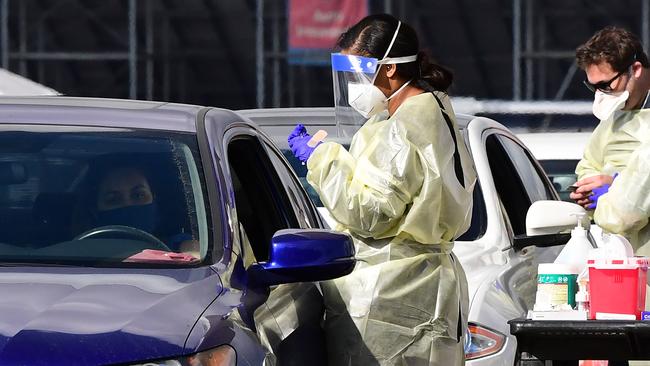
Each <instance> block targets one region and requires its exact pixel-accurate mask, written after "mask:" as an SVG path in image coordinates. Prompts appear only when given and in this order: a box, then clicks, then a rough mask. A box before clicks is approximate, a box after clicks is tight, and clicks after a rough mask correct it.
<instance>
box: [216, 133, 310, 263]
mask: <svg viewBox="0 0 650 366" xmlns="http://www.w3.org/2000/svg"><path fill="white" fill-rule="evenodd" d="M228 163H229V166H230V174H231V177H232V184H233V189H234V191H235V204H236V207H237V217H238V220H239V224H240V225H241V226H242V228H243V229H244V231H245V234H246V237H248V240H249V242H250V246H251V249H252V251H253V253H254V255H255V259H256V261H266V260H268V259H269V245H270V243H271V238H272V237H273V235H274V234H275V232H276V231H278V230H281V229H287V228H298V227H300V226H299V224H298V219H297V218H296V215H295V213H294V210H293V208H292V206H291V203H290V200H289V198H288V197H287V192H286V190H285V189H284V187H283V183H282V180H281V179H280V177H279V176H278V174H277V172H276V170H275V167H274V165H273V163H272V162H271V161H270V159H269V156H268V155H267V152H266V150H265V149H264V148H263V147H262V144H261V143H260V141H259V140H258V139H257V137H255V136H250V135H239V136H236V137H234V138H233V139H232V140H231V141H230V142H229V143H228Z"/></svg>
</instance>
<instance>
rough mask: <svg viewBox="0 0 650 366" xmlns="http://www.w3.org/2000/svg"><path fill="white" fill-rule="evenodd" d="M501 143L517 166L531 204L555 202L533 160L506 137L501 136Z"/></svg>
mask: <svg viewBox="0 0 650 366" xmlns="http://www.w3.org/2000/svg"><path fill="white" fill-rule="evenodd" d="M499 141H500V142H501V144H502V145H503V147H504V148H505V149H506V152H507V154H508V156H509V157H510V160H512V162H513V163H514V164H515V168H516V170H517V173H518V174H519V178H520V179H521V181H522V183H523V184H524V189H525V190H526V192H527V193H528V198H530V202H531V203H532V202H535V201H540V200H553V199H555V197H554V196H553V193H551V191H550V189H549V187H548V186H547V185H546V183H545V181H544V178H543V173H542V172H540V171H539V170H538V169H537V167H536V166H535V165H534V163H533V161H532V158H531V157H530V155H529V154H528V152H526V150H524V149H523V148H522V147H521V146H520V145H519V144H518V143H516V142H515V141H514V140H511V139H509V138H508V137H505V136H502V135H501V136H499Z"/></svg>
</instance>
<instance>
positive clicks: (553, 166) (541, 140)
mask: <svg viewBox="0 0 650 366" xmlns="http://www.w3.org/2000/svg"><path fill="white" fill-rule="evenodd" d="M589 136H591V132H536V133H518V134H517V137H518V138H519V139H520V140H521V141H522V142H523V143H524V144H525V145H526V147H528V148H529V149H530V151H531V152H532V153H533V156H535V158H536V159H537V161H539V163H540V164H541V165H542V167H543V168H544V171H545V172H546V175H548V177H549V179H550V180H551V182H552V183H553V185H554V186H555V189H556V190H557V192H558V193H559V194H560V198H561V199H563V200H565V201H568V202H573V201H572V200H571V199H570V198H569V194H570V193H571V191H570V190H569V186H571V185H573V184H574V183H575V182H576V178H577V177H576V175H575V170H576V165H577V164H578V161H580V159H582V154H583V152H584V150H585V146H587V141H589Z"/></svg>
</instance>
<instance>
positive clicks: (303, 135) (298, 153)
mask: <svg viewBox="0 0 650 366" xmlns="http://www.w3.org/2000/svg"><path fill="white" fill-rule="evenodd" d="M309 140H311V135H310V134H308V133H307V129H306V128H305V126H303V125H302V124H298V125H296V128H294V129H293V131H291V133H290V134H289V137H288V138H287V142H288V143H289V148H291V152H292V153H293V155H294V156H295V157H296V158H297V159H298V160H300V161H301V162H303V163H304V162H306V161H307V160H309V157H310V156H311V154H312V153H313V152H314V149H315V148H316V146H318V145H316V146H314V147H309V146H308V145H307V143H308V142H309ZM319 144H320V143H319Z"/></svg>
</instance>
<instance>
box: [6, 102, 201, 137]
mask: <svg viewBox="0 0 650 366" xmlns="http://www.w3.org/2000/svg"><path fill="white" fill-rule="evenodd" d="M202 108H204V107H201V106H196V105H189V104H178V103H167V102H153V101H141V100H128V99H108V98H81V97H63V96H34V97H0V113H2V118H1V119H0V124H46V125H73V126H77V125H78V126H102V127H126V128H141V129H156V130H171V131H183V132H196V116H197V114H198V112H199V111H200V110H201V109H202Z"/></svg>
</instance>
